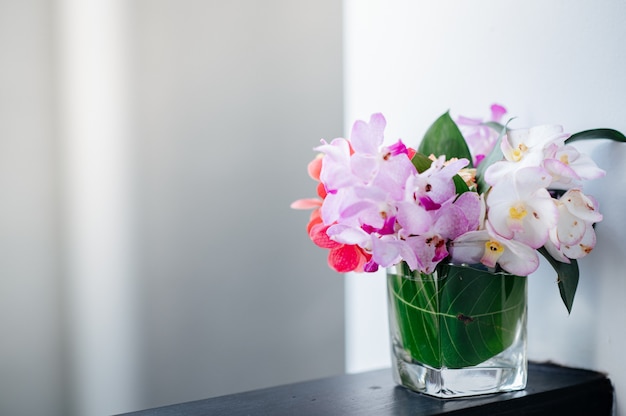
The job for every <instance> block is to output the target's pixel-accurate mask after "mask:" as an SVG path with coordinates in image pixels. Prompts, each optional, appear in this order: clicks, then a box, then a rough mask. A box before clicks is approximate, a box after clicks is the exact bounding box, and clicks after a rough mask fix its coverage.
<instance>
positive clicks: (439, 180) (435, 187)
mask: <svg viewBox="0 0 626 416" xmlns="http://www.w3.org/2000/svg"><path fill="white" fill-rule="evenodd" d="M468 164H469V161H468V160H467V159H458V160H454V161H450V162H448V163H446V159H445V157H444V156H441V157H439V158H436V159H435V160H434V161H433V162H432V164H431V166H430V168H428V169H427V170H425V171H424V172H422V173H420V174H418V175H413V176H409V177H408V180H407V183H406V191H405V192H406V195H405V197H406V199H409V200H411V199H412V200H414V201H418V202H419V203H420V204H421V205H422V206H423V207H424V208H426V209H427V210H431V209H438V208H439V207H441V204H443V203H444V202H445V201H447V200H449V199H450V198H453V197H454V196H456V188H455V186H454V182H453V181H452V177H453V176H454V175H456V174H457V173H458V172H459V171H460V170H461V169H462V168H464V167H465V166H467V165H468Z"/></svg>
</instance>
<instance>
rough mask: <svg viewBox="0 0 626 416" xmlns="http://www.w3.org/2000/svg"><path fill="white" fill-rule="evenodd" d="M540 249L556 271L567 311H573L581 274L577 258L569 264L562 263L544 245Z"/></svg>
mask: <svg viewBox="0 0 626 416" xmlns="http://www.w3.org/2000/svg"><path fill="white" fill-rule="evenodd" d="M538 251H539V252H540V253H541V254H542V255H543V256H544V257H545V258H546V260H548V263H550V265H551V266H552V268H554V270H555V271H556V274H557V281H558V284H559V293H560V294H561V299H562V300H563V303H564V304H565V307H566V308H567V312H568V313H572V305H573V304H574V296H575V295H576V288H577V287H578V278H579V276H580V271H579V270H578V262H577V261H576V260H575V259H571V260H570V261H571V263H569V264H568V263H562V262H560V261H558V260H556V259H555V258H554V257H552V256H551V255H550V254H549V253H548V251H547V250H546V249H545V248H544V247H541V248H540V249H538Z"/></svg>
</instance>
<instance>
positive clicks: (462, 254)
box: [450, 224, 539, 276]
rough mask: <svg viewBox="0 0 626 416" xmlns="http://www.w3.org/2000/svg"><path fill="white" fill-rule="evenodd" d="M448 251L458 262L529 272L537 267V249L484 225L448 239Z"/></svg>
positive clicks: (521, 274)
mask: <svg viewBox="0 0 626 416" xmlns="http://www.w3.org/2000/svg"><path fill="white" fill-rule="evenodd" d="M450 255H451V257H452V260H453V261H454V262H457V263H466V264H470V265H471V264H478V263H482V264H483V265H485V266H487V267H488V268H490V269H495V268H496V265H498V264H499V265H500V267H502V269H504V270H505V271H507V272H509V273H512V274H515V275H518V276H528V275H529V274H531V273H532V272H534V271H535V270H537V267H539V256H538V255H537V251H536V250H534V249H533V248H531V247H529V246H527V245H526V244H524V243H521V242H519V241H516V240H509V239H506V238H503V237H501V236H500V235H498V234H497V233H495V232H494V231H493V229H492V227H491V226H490V225H489V224H487V229H484V230H479V231H470V232H468V233H465V234H463V235H461V236H459V237H458V238H457V239H455V240H453V241H451V242H450Z"/></svg>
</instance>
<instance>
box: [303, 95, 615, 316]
mask: <svg viewBox="0 0 626 416" xmlns="http://www.w3.org/2000/svg"><path fill="white" fill-rule="evenodd" d="M504 114H506V109H505V108H504V107H503V106H501V105H497V104H494V105H493V106H492V107H491V117H490V118H488V120H487V121H486V122H483V121H482V120H480V119H473V118H468V117H462V116H460V117H458V118H457V122H456V123H455V122H454V121H453V120H452V118H451V117H450V115H449V114H448V113H445V114H444V115H442V116H441V117H440V118H439V119H438V120H437V121H435V123H434V124H433V125H432V126H431V127H430V129H428V131H427V133H426V135H425V136H424V138H423V140H422V142H421V144H420V146H419V148H418V149H417V150H413V149H411V148H408V147H407V146H406V145H405V144H404V143H403V142H402V141H401V140H396V141H395V143H393V144H391V145H386V144H385V136H384V130H385V127H386V120H385V118H384V117H383V115H382V114H378V113H377V114H373V115H372V116H371V117H370V119H369V121H367V122H366V121H362V120H359V121H357V122H355V123H354V126H353V128H352V131H351V135H350V139H349V140H348V139H344V138H336V139H334V140H332V141H331V142H330V143H328V142H326V141H325V140H322V141H321V145H319V146H318V147H316V148H315V150H316V151H318V152H320V153H321V155H322V156H321V158H320V157H319V156H318V158H316V159H315V160H314V162H312V163H311V164H310V165H309V173H310V175H311V176H312V177H313V178H314V179H316V180H318V181H319V182H320V185H319V187H318V195H319V197H320V198H309V199H301V200H298V201H296V202H294V204H292V207H293V208H298V209H307V208H309V209H310V208H312V209H313V210H314V211H313V214H312V215H311V219H310V222H309V225H308V230H309V235H310V237H311V239H312V240H313V241H314V242H315V243H316V244H317V245H318V246H320V247H323V248H327V249H329V250H330V252H329V265H330V266H331V267H332V268H333V269H335V270H337V271H341V272H346V271H364V272H373V271H375V270H377V269H378V268H379V267H390V266H393V265H395V264H398V263H400V262H405V263H406V264H407V265H408V267H409V268H410V269H411V270H414V271H419V272H421V273H425V274H430V273H433V272H434V270H435V269H436V268H437V266H438V265H439V264H440V263H441V262H451V263H466V264H469V265H472V266H473V267H482V268H485V269H487V270H490V271H496V270H501V271H504V272H507V273H511V274H516V275H520V276H527V275H529V274H531V273H532V272H534V271H535V270H536V268H537V267H538V265H539V256H538V254H537V253H538V252H540V253H541V254H543V255H544V257H546V258H547V259H548V260H549V262H550V264H551V265H553V267H554V268H555V270H556V271H557V273H558V274H559V286H560V289H561V295H562V297H563V300H564V301H565V303H566V306H567V307H568V309H569V308H570V307H571V302H572V301H573V293H574V291H575V285H572V284H571V283H567V285H566V283H564V282H567V279H575V281H577V279H578V268H577V266H576V264H575V263H576V260H577V259H580V258H582V257H584V256H586V255H587V254H589V253H590V252H591V251H592V249H593V247H594V246H595V244H596V234H595V231H594V228H593V225H594V224H595V223H597V222H599V221H601V220H602V215H601V214H600V213H599V211H598V203H597V202H596V201H595V200H594V199H593V198H592V197H590V196H587V195H585V194H584V193H583V191H582V186H583V184H584V182H585V181H588V180H592V179H597V178H599V177H602V176H603V175H604V171H603V170H602V169H600V168H599V167H598V166H597V165H596V164H595V163H594V162H593V160H592V159H591V158H590V157H589V156H587V155H585V154H582V153H580V152H579V151H578V149H576V148H575V147H574V146H572V145H571V144H570V143H569V142H570V141H572V140H578V139H581V138H597V137H603V136H602V135H606V137H607V138H610V139H614V140H618V141H626V137H624V136H623V135H622V134H621V133H619V132H616V131H615V130H609V129H599V130H588V131H586V132H581V133H577V134H576V135H573V136H571V137H570V135H569V134H567V133H565V132H564V130H563V128H562V127H561V126H559V125H543V126H538V127H532V128H529V129H515V130H513V129H509V128H508V127H506V126H503V125H502V124H500V122H501V120H502V118H503V116H504ZM507 124H508V123H507ZM476 166H479V167H478V169H476ZM559 195H561V197H560V198H559V197H558V196H559ZM572 286H573V289H572Z"/></svg>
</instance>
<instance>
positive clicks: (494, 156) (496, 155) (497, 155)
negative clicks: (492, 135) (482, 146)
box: [476, 122, 508, 193]
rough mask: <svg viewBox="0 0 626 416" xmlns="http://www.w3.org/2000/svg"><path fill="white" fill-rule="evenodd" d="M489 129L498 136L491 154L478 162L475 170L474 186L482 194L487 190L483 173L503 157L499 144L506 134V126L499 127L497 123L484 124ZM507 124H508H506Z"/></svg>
mask: <svg viewBox="0 0 626 416" xmlns="http://www.w3.org/2000/svg"><path fill="white" fill-rule="evenodd" d="M486 124H487V125H488V126H489V127H491V128H494V129H496V131H499V132H500V134H499V135H498V140H496V143H495V144H494V145H493V149H491V152H489V154H488V155H487V156H486V157H485V158H484V159H483V160H482V162H480V164H479V165H478V167H477V168H476V186H477V187H478V192H479V193H484V192H486V191H487V189H489V184H488V183H487V182H485V171H486V170H487V168H488V167H489V166H491V165H493V164H494V163H496V162H498V161H500V160H502V158H503V157H504V155H503V154H502V149H501V148H500V143H501V142H502V137H503V136H504V134H505V133H506V125H504V126H503V125H501V124H499V123H493V122H490V123H486ZM507 124H508V123H507Z"/></svg>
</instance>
